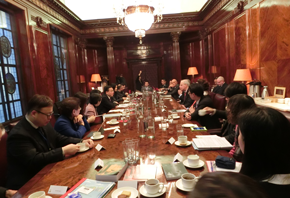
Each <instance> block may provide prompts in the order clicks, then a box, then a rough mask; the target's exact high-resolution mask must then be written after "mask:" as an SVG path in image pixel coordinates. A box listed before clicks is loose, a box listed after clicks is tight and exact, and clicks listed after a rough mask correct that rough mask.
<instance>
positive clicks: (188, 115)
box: [185, 112, 191, 120]
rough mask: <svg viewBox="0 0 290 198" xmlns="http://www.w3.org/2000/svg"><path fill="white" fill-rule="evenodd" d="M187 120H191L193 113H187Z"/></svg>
mask: <svg viewBox="0 0 290 198" xmlns="http://www.w3.org/2000/svg"><path fill="white" fill-rule="evenodd" d="M185 118H186V119H187V120H191V113H189V112H186V113H185Z"/></svg>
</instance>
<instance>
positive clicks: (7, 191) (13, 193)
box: [5, 190, 17, 198]
mask: <svg viewBox="0 0 290 198" xmlns="http://www.w3.org/2000/svg"><path fill="white" fill-rule="evenodd" d="M15 193H17V190H6V194H5V197H6V198H11V197H12V196H13V195H15Z"/></svg>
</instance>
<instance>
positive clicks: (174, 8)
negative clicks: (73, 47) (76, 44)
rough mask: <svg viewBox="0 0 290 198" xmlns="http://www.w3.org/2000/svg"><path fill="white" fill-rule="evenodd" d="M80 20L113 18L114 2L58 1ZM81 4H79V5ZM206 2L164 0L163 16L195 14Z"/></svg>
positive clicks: (201, 0)
mask: <svg viewBox="0 0 290 198" xmlns="http://www.w3.org/2000/svg"><path fill="white" fill-rule="evenodd" d="M60 1H62V2H63V3H65V5H66V6H67V7H68V8H69V9H70V10H72V11H73V12H74V13H75V14H76V15H77V16H78V17H80V18H81V19H82V20H91V19H106V18H115V17H116V16H115V13H114V10H113V5H114V2H115V1H114V0H82V1H79V0H60ZM119 1H121V0H119ZM80 2H81V3H80ZM206 2H207V0H164V10H163V14H174V13H185V12H197V11H199V10H200V9H201V8H202V7H203V5H204V4H205V3H206Z"/></svg>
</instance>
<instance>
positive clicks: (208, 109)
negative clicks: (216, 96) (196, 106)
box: [203, 107, 216, 114]
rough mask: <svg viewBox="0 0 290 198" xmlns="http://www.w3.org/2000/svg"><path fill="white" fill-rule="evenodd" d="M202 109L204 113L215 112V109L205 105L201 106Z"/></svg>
mask: <svg viewBox="0 0 290 198" xmlns="http://www.w3.org/2000/svg"><path fill="white" fill-rule="evenodd" d="M203 110H205V111H206V114H210V113H215V111H216V109H214V108H211V107H205V108H203Z"/></svg>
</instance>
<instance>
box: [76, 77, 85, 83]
mask: <svg viewBox="0 0 290 198" xmlns="http://www.w3.org/2000/svg"><path fill="white" fill-rule="evenodd" d="M85 82H86V79H85V76H84V75H79V76H78V77H77V83H85Z"/></svg>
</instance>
